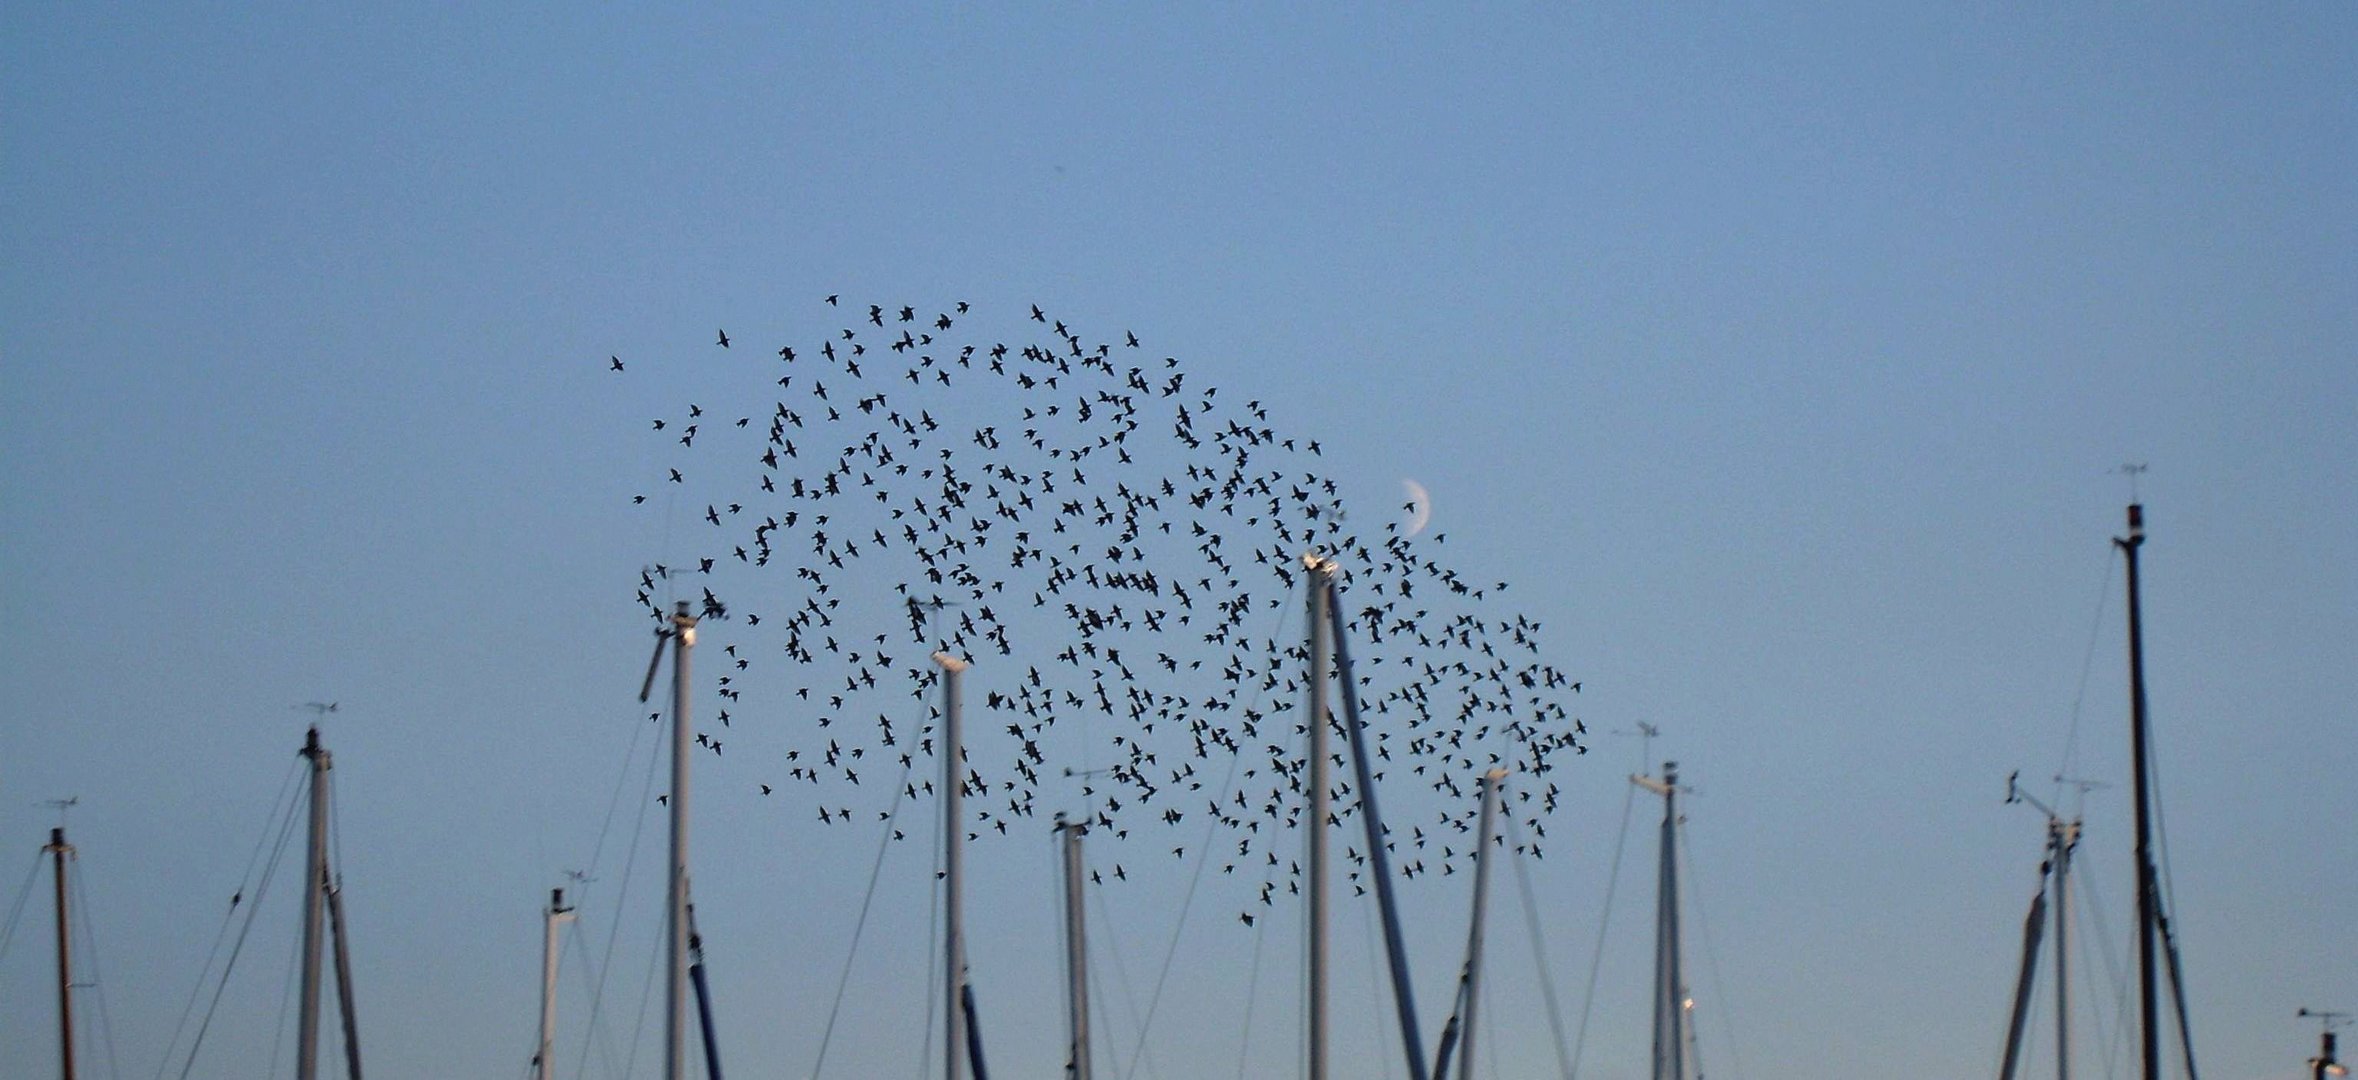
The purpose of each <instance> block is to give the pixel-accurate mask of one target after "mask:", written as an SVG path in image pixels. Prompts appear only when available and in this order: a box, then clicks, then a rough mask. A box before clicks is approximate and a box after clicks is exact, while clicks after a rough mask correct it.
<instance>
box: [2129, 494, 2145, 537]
mask: <svg viewBox="0 0 2358 1080" xmlns="http://www.w3.org/2000/svg"><path fill="white" fill-rule="evenodd" d="M2143 539H2145V504H2144V503H2130V504H2129V542H2130V543H2132V544H2134V543H2136V542H2137V541H2139V540H2143Z"/></svg>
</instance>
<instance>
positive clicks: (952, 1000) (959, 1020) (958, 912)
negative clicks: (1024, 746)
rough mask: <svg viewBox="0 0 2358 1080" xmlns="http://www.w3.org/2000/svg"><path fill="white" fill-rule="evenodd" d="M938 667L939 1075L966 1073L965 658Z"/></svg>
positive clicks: (941, 655)
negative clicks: (941, 1006) (962, 715)
mask: <svg viewBox="0 0 2358 1080" xmlns="http://www.w3.org/2000/svg"><path fill="white" fill-rule="evenodd" d="M933 662H934V663H936V664H939V665H941V669H942V731H941V736H942V928H943V929H942V969H943V976H944V977H943V979H942V984H943V988H944V991H943V992H944V998H943V1000H944V1003H945V1005H946V1006H947V1008H946V1010H945V1011H944V1013H943V1020H944V1023H943V1025H942V1041H943V1046H944V1048H945V1050H947V1053H946V1054H944V1055H943V1060H942V1068H943V1072H942V1075H943V1076H945V1077H947V1078H948V1080H963V1078H964V1077H965V1076H966V1011H965V1006H966V1001H965V990H966V910H965V884H966V882H965V873H966V866H965V857H964V856H965V848H966V833H965V832H964V828H965V822H964V820H963V811H962V809H961V805H962V803H963V801H964V800H963V798H962V795H963V794H964V789H965V781H966V767H965V765H966V762H965V758H966V744H965V740H964V733H963V732H962V731H961V730H960V727H959V724H960V717H959V713H958V707H959V702H958V692H959V689H960V684H961V683H962V682H963V681H964V679H963V676H964V675H965V673H966V667H967V662H966V661H964V660H960V659H958V658H957V657H955V656H951V655H950V654H949V653H946V652H937V653H935V654H933Z"/></svg>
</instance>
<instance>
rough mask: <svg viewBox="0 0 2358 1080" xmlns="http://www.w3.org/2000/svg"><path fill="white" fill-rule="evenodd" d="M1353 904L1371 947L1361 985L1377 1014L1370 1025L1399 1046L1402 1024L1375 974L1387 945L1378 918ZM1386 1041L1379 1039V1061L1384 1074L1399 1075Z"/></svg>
mask: <svg viewBox="0 0 2358 1080" xmlns="http://www.w3.org/2000/svg"><path fill="white" fill-rule="evenodd" d="M1351 906H1352V907H1354V908H1357V909H1358V910H1359V932H1360V937H1361V939H1362V941H1363V943H1364V944H1365V946H1366V948H1367V968H1368V976H1369V977H1368V978H1367V979H1365V980H1363V981H1362V982H1361V983H1360V986H1361V987H1362V988H1363V989H1365V990H1366V991H1367V1011H1368V1012H1369V1013H1370V1014H1372V1015H1373V1016H1374V1017H1375V1019H1374V1020H1373V1021H1372V1022H1371V1023H1370V1024H1369V1025H1368V1026H1369V1027H1370V1028H1372V1029H1373V1030H1374V1031H1375V1032H1376V1034H1377V1035H1379V1036H1390V1040H1389V1041H1391V1042H1392V1044H1393V1045H1395V1046H1397V1045H1399V1042H1400V1023H1399V1021H1398V1020H1396V1019H1394V1018H1393V1017H1392V1016H1391V1010H1389V1009H1386V1008H1384V991H1383V982H1382V980H1381V979H1378V978H1376V977H1375V971H1376V963H1377V957H1380V956H1382V955H1383V946H1381V945H1378V944H1376V934H1375V920H1374V919H1373V918H1370V917H1369V916H1368V914H1367V908H1368V905H1367V904H1365V903H1358V904H1353V905H1351ZM1383 1041H1384V1040H1381V1039H1379V1040H1378V1043H1377V1045H1376V1047H1375V1051H1376V1062H1377V1064H1378V1065H1380V1066H1381V1067H1382V1069H1383V1075H1384V1076H1387V1077H1391V1076H1397V1075H1399V1070H1400V1060H1399V1059H1398V1058H1396V1057H1394V1056H1392V1055H1391V1054H1388V1053H1385V1052H1384V1051H1383V1047H1382V1042H1383Z"/></svg>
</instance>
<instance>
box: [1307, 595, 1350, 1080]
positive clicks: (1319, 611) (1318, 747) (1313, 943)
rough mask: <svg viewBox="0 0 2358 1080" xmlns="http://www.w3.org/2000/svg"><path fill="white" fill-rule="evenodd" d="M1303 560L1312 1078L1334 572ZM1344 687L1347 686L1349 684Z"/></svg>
mask: <svg viewBox="0 0 2358 1080" xmlns="http://www.w3.org/2000/svg"><path fill="white" fill-rule="evenodd" d="M1302 565H1303V566H1304V567H1305V568H1307V569H1308V571H1309V574H1310V677H1309V680H1308V682H1309V686H1308V687H1307V693H1308V694H1309V701H1310V708H1309V711H1308V712H1306V713H1305V714H1304V719H1303V722H1304V723H1305V724H1307V725H1308V726H1309V729H1310V733H1309V734H1310V747H1309V758H1310V759H1309V761H1308V762H1306V764H1307V766H1308V767H1307V768H1306V769H1305V770H1304V771H1303V777H1302V784H1303V787H1304V788H1305V791H1304V794H1305V796H1306V797H1307V801H1308V815H1309V818H1310V820H1309V822H1308V825H1309V832H1310V836H1309V848H1310V850H1309V857H1308V865H1307V866H1305V867H1304V868H1303V873H1304V874H1306V875H1307V876H1308V877H1309V880H1308V881H1306V882H1304V883H1303V884H1304V886H1305V891H1306V892H1308V893H1309V907H1310V912H1309V935H1310V956H1309V966H1310V978H1309V994H1310V1001H1309V1004H1308V1008H1307V1012H1308V1022H1307V1023H1306V1024H1305V1025H1304V1026H1305V1027H1306V1028H1307V1029H1308V1030H1307V1034H1308V1036H1309V1040H1310V1051H1309V1054H1310V1065H1309V1072H1308V1074H1307V1075H1308V1078H1309V1080H1326V1069H1327V1060H1326V1036H1327V1017H1326V999H1327V985H1326V964H1327V872H1326V860H1327V852H1326V846H1327V845H1326V839H1327V838H1326V819H1327V790H1326V789H1327V775H1326V774H1327V753H1328V751H1327V718H1326V717H1327V712H1326V710H1327V705H1326V679H1327V663H1328V659H1327V654H1328V650H1329V649H1330V648H1332V645H1333V643H1332V642H1331V641H1329V640H1328V638H1327V634H1328V629H1327V616H1326V606H1327V582H1328V581H1329V580H1330V576H1331V575H1332V574H1333V573H1334V565H1335V564H1334V560H1332V559H1326V558H1321V557H1320V556H1317V555H1304V556H1302ZM1345 692H1348V689H1346V691H1345Z"/></svg>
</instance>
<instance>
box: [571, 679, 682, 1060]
mask: <svg viewBox="0 0 2358 1080" xmlns="http://www.w3.org/2000/svg"><path fill="white" fill-rule="evenodd" d="M659 711H660V710H659ZM659 719H660V717H659ZM638 749H639V739H638V738H637V737H635V736H634V737H633V738H632V739H631V742H630V751H629V753H630V755H632V756H635V755H636V754H637V753H638ZM662 759H663V755H662V753H661V752H660V751H652V752H650V753H649V754H648V755H647V778H646V780H645V781H644V782H642V783H641V784H640V788H639V813H638V818H637V820H636V822H635V823H634V824H633V825H632V826H631V833H630V847H629V849H628V850H627V851H626V852H625V854H624V855H623V858H622V884H621V886H620V887H619V888H618V889H617V890H616V892H615V896H614V910H615V911H617V912H620V911H621V910H622V907H623V904H624V903H625V902H626V901H628V900H629V899H630V882H631V874H632V872H633V871H635V870H636V869H637V868H638V862H639V840H640V839H641V838H642V837H644V836H645V834H646V831H647V810H646V807H647V805H648V803H649V801H650V800H649V798H648V797H649V796H650V795H652V794H654V791H655V766H656V765H657V764H658V763H660V762H661V761H662ZM630 761H631V758H630V757H629V756H626V757H624V758H623V762H622V769H623V776H628V775H629V774H630ZM621 785H622V780H621V778H617V779H616V780H615V788H616V791H617V792H619V791H620V790H621ZM607 816H608V818H609V819H611V817H612V811H611V810H609V811H608V815H607ZM598 844H599V847H600V848H601V849H602V848H603V847H604V845H605V837H604V830H603V829H601V830H600V836H599V839H598ZM595 865H596V864H595V861H594V860H593V862H592V867H593V868H594V867H595ZM621 936H622V919H621V918H620V917H619V916H618V917H616V918H615V920H614V925H613V926H612V927H611V928H609V929H608V930H607V931H606V949H605V956H604V958H603V959H601V960H600V961H599V962H598V964H597V965H596V968H597V983H596V987H595V988H594V989H593V990H592V991H591V993H590V1015H589V1023H588V1024H587V1025H584V1027H583V1029H582V1032H581V1057H582V1060H585V1061H586V1060H588V1058H589V1051H590V1041H591V1038H592V1036H593V1035H594V1034H595V1033H596V1032H597V1031H598V1030H599V1029H598V1021H599V1020H600V1019H601V1018H602V1017H603V1015H604V1012H603V1010H604V1007H605V1002H606V979H607V976H608V975H610V974H611V973H612V972H613V970H614V946H615V943H616V942H617V941H618V940H619V939H620V938H621ZM642 1005H643V1003H642ZM640 1012H641V1013H642V1018H643V1014H644V1012H645V1009H644V1008H643V1007H642V1008H641V1010H640ZM605 1053H606V1059H605V1060H604V1062H603V1064H604V1065H605V1067H606V1075H607V1076H608V1077H609V1078H611V1077H613V1076H614V1075H615V1074H614V1061H613V1054H614V1051H613V1047H612V1046H610V1045H609V1046H607V1047H605ZM637 1059H638V1036H637V1034H635V1033H634V1034H633V1035H632V1037H631V1058H630V1060H629V1061H626V1062H624V1071H623V1075H626V1076H627V1075H629V1070H630V1069H631V1068H632V1067H633V1066H634V1064H635V1062H636V1061H637Z"/></svg>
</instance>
